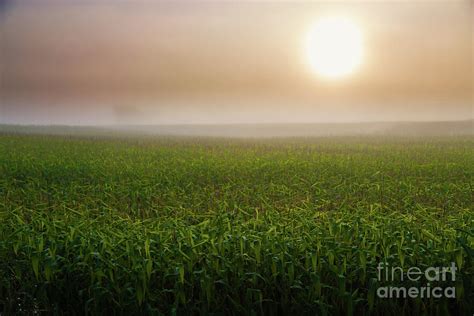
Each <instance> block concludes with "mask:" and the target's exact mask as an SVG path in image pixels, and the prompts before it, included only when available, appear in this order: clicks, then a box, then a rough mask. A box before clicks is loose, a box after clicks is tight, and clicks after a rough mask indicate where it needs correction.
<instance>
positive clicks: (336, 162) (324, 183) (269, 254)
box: [0, 134, 474, 315]
mask: <svg viewBox="0 0 474 316" xmlns="http://www.w3.org/2000/svg"><path fill="white" fill-rule="evenodd" d="M0 174H1V177H0V258H1V260H0V314H15V313H20V312H26V313H35V312H42V311H44V312H48V313H65V312H66V313H69V314H76V313H77V314H83V313H86V312H87V313H92V314H109V313H118V314H122V313H123V314H130V313H134V314H137V313H149V314H161V313H162V314H175V313H176V314H190V313H194V314H198V313H199V314H210V313H219V314H275V313H279V314H290V313H303V314H314V313H316V314H348V315H351V314H358V315H359V314H366V315H368V314H392V315H395V314H407V315H411V314H413V315H419V314H441V315H444V314H453V315H460V314H463V315H472V313H473V312H474V310H473V306H472V302H474V266H473V262H472V259H473V252H474V250H473V246H474V225H473V224H474V212H473V208H472V207H473V195H472V194H473V191H472V187H473V175H474V138H473V137H472V136H456V137H455V136H453V137H425V138H412V137H385V138H381V137H375V136H373V137H372V136H360V137H321V138H288V139H266V140H259V139H253V140H244V139H218V138H190V137H158V138H151V137H148V138H147V137H143V138H140V137H131V138H123V139H119V138H116V139H113V138H93V137H85V136H84V137H65V136H28V135H6V134H5V135H0ZM381 262H386V263H387V264H388V265H390V266H397V267H402V268H403V269H404V270H406V269H408V268H410V267H419V268H421V269H422V270H423V269H425V268H427V267H443V266H448V265H450V264H451V262H454V263H455V265H456V267H457V269H458V270H457V273H456V280H455V281H451V280H448V281H445V282H443V281H440V286H453V287H455V290H456V298H446V297H442V298H433V297H430V298H407V299H395V298H392V299H388V298H380V297H378V295H377V289H378V288H379V287H381V286H384V282H383V281H379V280H378V279H377V277H378V270H377V267H378V265H379V263H381ZM412 283H413V284H412ZM421 283H422V284H421V285H422V286H424V284H425V283H426V280H425V281H423V282H421ZM436 284H437V282H431V286H432V287H433V286H436ZM388 285H390V286H413V285H415V286H417V284H416V282H410V281H408V280H407V279H406V278H405V279H404V280H403V281H401V280H398V279H397V280H392V281H390V282H389V284H388Z"/></svg>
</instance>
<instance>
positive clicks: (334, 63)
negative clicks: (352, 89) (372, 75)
mask: <svg viewBox="0 0 474 316" xmlns="http://www.w3.org/2000/svg"><path fill="white" fill-rule="evenodd" d="M306 53H307V58H308V61H309V65H310V67H311V69H312V70H313V71H314V72H316V73H317V74H319V75H321V76H324V77H327V78H340V77H343V76H346V75H348V74H350V73H352V72H353V71H354V70H355V69H356V68H357V67H358V66H359V65H360V64H361V62H362V57H363V41H362V33H361V31H360V28H359V27H358V26H357V24H355V23H354V22H352V21H351V20H349V19H347V18H344V17H327V18H323V19H321V20H319V21H317V22H316V23H315V24H314V25H313V26H312V27H311V29H310V31H309V33H308V37H307V39H306Z"/></svg>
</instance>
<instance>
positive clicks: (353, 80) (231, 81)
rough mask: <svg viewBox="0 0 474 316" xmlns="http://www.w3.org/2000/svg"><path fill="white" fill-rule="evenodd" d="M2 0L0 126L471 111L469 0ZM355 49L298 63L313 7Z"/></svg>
mask: <svg viewBox="0 0 474 316" xmlns="http://www.w3.org/2000/svg"><path fill="white" fill-rule="evenodd" d="M72 2H73V1H71V0H69V1H66V0H63V1H61V0H48V1H45V0H23V1H20V0H18V1H8V0H0V32H1V33H0V36H1V37H0V76H1V78H0V79H1V82H0V102H1V103H0V123H2V122H3V123H5V122H10V123H42V124H43V123H47V124H49V123H63V124H102V123H105V124H111V123H147V124H149V123H168V124H172V123H238V122H327V121H372V120H378V121H381V120H382V121H383V120H453V119H471V118H473V41H474V39H473V34H474V9H473V8H474V6H473V3H474V1H469V0H466V1H454V0H453V1H365V2H362V1H338V2H335V1H306V2H289V1H288V2H285V1H282V2H275V1H258V2H252V1H240V2H237V1H235V2H229V1H221V2H197V1H169V2H166V1H151V0H139V1H126V0H118V1H117V0H115V1H112V0H103V1H101V0H95V1H90V0H88V1H86V0H82V1H81V0H75V1H74V4H73V3H72ZM331 16H344V17H347V18H349V19H350V20H351V21H353V22H354V23H355V24H356V25H358V27H359V29H360V31H361V33H362V37H363V45H364V46H363V48H364V57H363V59H362V63H361V65H360V67H359V68H358V69H356V70H355V71H354V72H353V73H351V74H349V75H348V76H346V77H344V78H340V79H334V80H330V79H328V78H324V77H321V76H318V75H317V74H315V73H314V72H313V71H311V69H310V67H309V65H308V56H307V50H306V49H305V45H304V44H305V39H306V37H307V34H308V31H309V29H310V27H311V25H313V24H314V23H315V21H318V20H319V19H321V18H324V17H331Z"/></svg>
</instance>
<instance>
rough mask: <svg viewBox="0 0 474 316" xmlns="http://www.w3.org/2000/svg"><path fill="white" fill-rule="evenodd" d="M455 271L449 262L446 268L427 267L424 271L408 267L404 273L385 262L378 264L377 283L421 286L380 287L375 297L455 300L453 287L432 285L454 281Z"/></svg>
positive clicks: (453, 264)
mask: <svg viewBox="0 0 474 316" xmlns="http://www.w3.org/2000/svg"><path fill="white" fill-rule="evenodd" d="M456 270H457V268H456V265H455V263H454V262H451V265H450V266H447V267H428V268H426V269H424V270H423V269H420V268H418V267H410V268H409V269H408V270H406V271H405V270H403V268H402V267H397V266H389V265H388V264H387V263H385V262H380V263H379V265H378V267H377V271H378V277H377V279H378V281H379V282H383V283H387V282H388V283H390V282H398V281H402V282H404V281H411V282H417V284H418V283H419V284H423V285H422V286H412V287H405V286H381V287H379V288H378V289H377V296H378V297H380V298H417V297H419V298H430V297H433V298H441V297H446V298H455V297H456V288H455V287H454V286H448V287H441V286H434V285H433V283H436V284H438V282H454V281H456Z"/></svg>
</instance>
